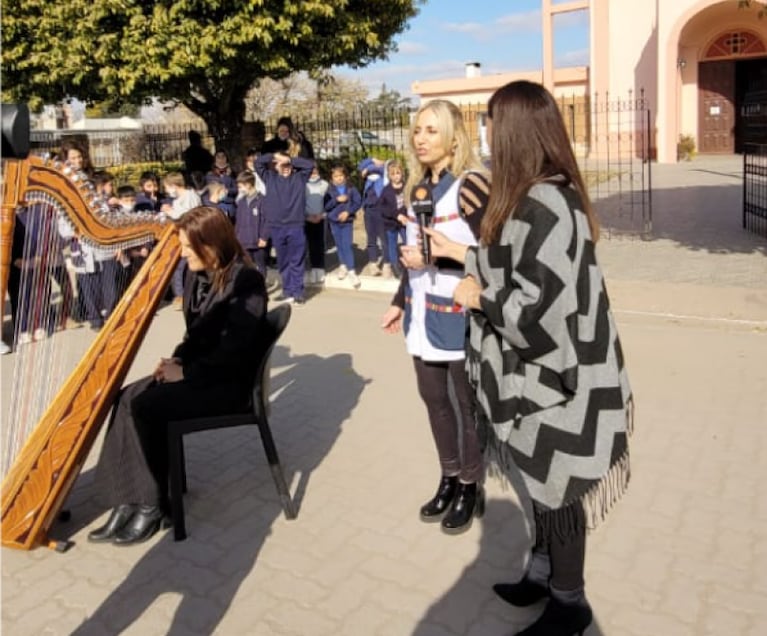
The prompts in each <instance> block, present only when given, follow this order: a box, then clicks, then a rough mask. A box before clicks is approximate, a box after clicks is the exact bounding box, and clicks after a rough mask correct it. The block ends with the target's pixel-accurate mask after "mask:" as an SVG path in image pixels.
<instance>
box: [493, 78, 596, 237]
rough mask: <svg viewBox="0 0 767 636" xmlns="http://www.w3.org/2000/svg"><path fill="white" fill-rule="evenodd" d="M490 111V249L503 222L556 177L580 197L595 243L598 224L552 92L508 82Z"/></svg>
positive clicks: (494, 97) (496, 92) (522, 82)
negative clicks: (531, 192)
mask: <svg viewBox="0 0 767 636" xmlns="http://www.w3.org/2000/svg"><path fill="white" fill-rule="evenodd" d="M487 111H488V117H489V118H490V119H491V120H492V134H491V153H492V157H491V162H492V163H491V166H492V169H491V172H492V175H493V179H492V183H491V186H490V201H489V203H488V207H487V211H486V212H485V215H484V217H483V218H482V226H481V237H482V242H483V243H484V244H486V245H487V244H489V243H491V242H493V241H495V240H497V239H498V237H499V236H500V234H501V229H502V228H503V225H504V223H506V220H507V219H508V218H509V217H511V216H513V215H514V211H515V209H516V207H517V205H518V204H519V202H520V201H521V200H522V199H523V197H524V196H525V195H526V194H527V192H528V190H530V188H531V187H532V186H534V185H535V184H536V183H540V182H541V181H545V180H546V179H550V178H552V177H557V176H560V177H562V178H564V180H565V184H566V185H571V186H572V187H573V188H574V189H575V190H576V192H578V194H579V195H580V198H581V202H582V206H583V211H584V212H585V213H586V217H587V219H588V223H589V228H590V229H591V236H592V240H593V241H594V242H596V241H597V239H598V238H599V223H598V222H597V219H596V216H595V214H594V210H593V209H592V207H591V202H590V201H589V197H588V193H587V192H586V187H585V185H584V183H583V178H582V177H581V172H580V170H579V169H578V163H577V161H576V160H575V155H574V154H573V149H572V146H571V145H570V139H569V138H568V136H567V131H566V129H565V124H564V121H563V120H562V115H561V113H560V112H559V108H558V107H557V103H556V101H554V98H553V97H552V95H551V93H549V91H547V90H546V89H545V88H544V87H543V86H541V85H540V84H536V83H534V82H528V81H516V82H510V83H509V84H506V86H503V87H501V88H499V89H498V90H497V91H495V93H493V96H492V97H491V98H490V101H489V102H488V105H487Z"/></svg>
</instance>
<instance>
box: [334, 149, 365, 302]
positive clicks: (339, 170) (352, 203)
mask: <svg viewBox="0 0 767 636" xmlns="http://www.w3.org/2000/svg"><path fill="white" fill-rule="evenodd" d="M361 206H362V196H361V195H360V193H359V190H357V188H355V187H354V186H353V185H352V184H351V183H349V175H348V173H347V171H346V166H344V165H343V164H336V165H334V166H333V168H332V169H331V171H330V186H329V187H328V191H327V192H326V193H325V212H327V215H328V222H329V223H330V231H331V233H332V234H333V240H334V241H335V243H336V248H337V249H338V261H339V265H338V273H337V276H338V279H339V280H343V279H344V278H346V276H347V274H348V275H349V280H350V281H351V283H352V285H353V286H354V287H355V289H359V287H360V279H359V277H358V276H357V272H356V270H355V269H354V246H353V238H354V218H355V215H356V214H357V212H359V209H360V207H361Z"/></svg>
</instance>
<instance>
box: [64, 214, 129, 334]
mask: <svg viewBox="0 0 767 636" xmlns="http://www.w3.org/2000/svg"><path fill="white" fill-rule="evenodd" d="M58 230H59V235H60V236H61V237H62V238H63V239H66V240H68V241H69V242H70V243H69V252H70V256H71V259H72V266H73V268H74V271H75V278H76V280H77V288H78V291H79V292H80V293H81V294H82V303H83V309H84V311H85V319H86V320H87V321H88V322H89V323H90V326H91V328H92V329H94V330H95V331H98V330H99V329H101V328H102V327H103V326H104V321H105V320H106V319H107V318H109V316H110V315H111V313H112V310H114V308H115V306H116V305H117V301H118V298H119V290H118V280H119V276H120V263H119V262H118V260H116V255H115V250H114V249H105V248H103V247H100V246H98V245H95V244H93V243H91V242H90V241H87V240H84V239H81V238H80V237H79V236H78V234H77V232H76V230H75V227H74V225H72V223H71V222H70V221H69V220H68V219H67V218H66V217H65V216H64V215H60V216H59V218H58Z"/></svg>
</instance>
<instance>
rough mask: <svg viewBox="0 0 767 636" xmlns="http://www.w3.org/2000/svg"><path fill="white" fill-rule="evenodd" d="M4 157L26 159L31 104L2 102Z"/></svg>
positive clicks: (0, 150)
mask: <svg viewBox="0 0 767 636" xmlns="http://www.w3.org/2000/svg"><path fill="white" fill-rule="evenodd" d="M0 109H1V110H2V130H3V138H2V146H0V154H1V155H2V158H3V159H26V158H27V156H28V155H29V106H27V105H26V104H2V105H0Z"/></svg>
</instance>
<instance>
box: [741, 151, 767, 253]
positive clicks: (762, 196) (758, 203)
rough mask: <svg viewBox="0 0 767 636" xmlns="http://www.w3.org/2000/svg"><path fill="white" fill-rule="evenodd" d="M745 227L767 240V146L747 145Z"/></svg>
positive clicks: (744, 197)
mask: <svg viewBox="0 0 767 636" xmlns="http://www.w3.org/2000/svg"><path fill="white" fill-rule="evenodd" d="M743 227H744V229H746V230H748V231H749V232H753V233H754V234H758V235H759V236H763V237H764V238H767V144H745V146H744V151H743Z"/></svg>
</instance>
